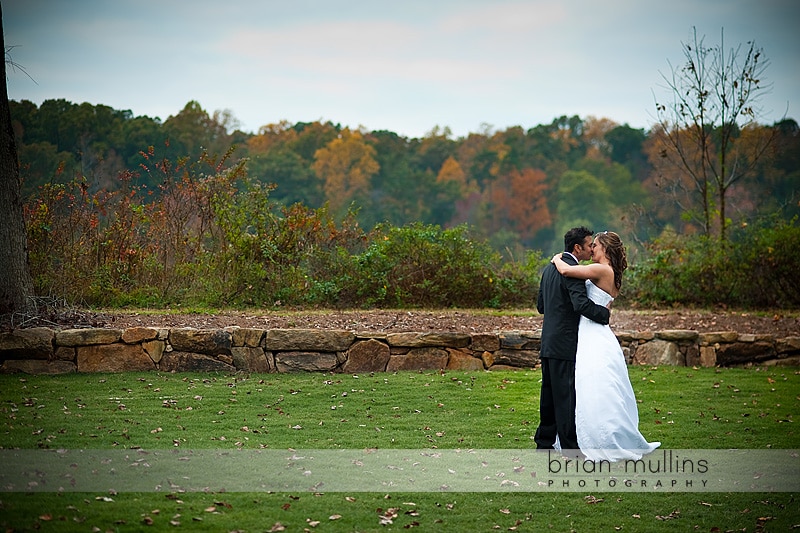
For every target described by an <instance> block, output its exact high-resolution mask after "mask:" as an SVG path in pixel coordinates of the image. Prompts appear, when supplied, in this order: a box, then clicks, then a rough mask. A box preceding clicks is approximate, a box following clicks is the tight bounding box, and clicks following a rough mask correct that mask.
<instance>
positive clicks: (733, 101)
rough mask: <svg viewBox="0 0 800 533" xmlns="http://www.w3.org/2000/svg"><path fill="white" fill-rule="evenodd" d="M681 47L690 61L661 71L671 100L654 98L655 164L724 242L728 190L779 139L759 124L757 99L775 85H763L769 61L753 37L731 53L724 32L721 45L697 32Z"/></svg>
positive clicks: (691, 213)
mask: <svg viewBox="0 0 800 533" xmlns="http://www.w3.org/2000/svg"><path fill="white" fill-rule="evenodd" d="M682 46H683V54H684V59H685V62H684V63H683V64H682V65H681V66H680V67H673V68H672V72H671V73H670V75H669V76H667V75H664V74H662V78H663V79H664V81H665V82H666V89H667V91H668V93H669V96H670V97H671V102H670V103H659V102H656V111H657V114H658V121H659V123H658V125H657V127H656V128H654V130H653V131H654V134H655V136H656V139H657V142H658V143H659V144H660V146H659V153H660V155H661V157H660V161H654V163H655V164H656V165H657V166H659V167H660V168H659V169H657V170H660V171H661V173H662V177H663V178H664V182H665V183H664V185H665V188H668V189H671V190H672V191H673V192H679V191H680V192H683V193H684V194H683V196H682V197H683V199H684V200H688V201H690V202H692V205H691V206H690V205H682V206H681V207H682V208H683V209H684V210H685V211H686V212H687V214H688V215H689V216H691V217H693V218H695V219H696V220H697V221H698V222H699V223H700V224H701V225H702V228H703V231H704V232H705V234H706V235H709V236H711V235H713V234H714V233H715V231H716V232H717V235H718V236H719V239H720V240H723V241H724V240H725V239H726V232H727V227H728V224H729V220H728V218H727V216H728V215H727V214H726V195H727V193H728V191H729V189H730V187H731V186H732V185H733V184H734V183H736V182H737V181H739V180H740V179H742V178H743V177H744V176H746V175H747V174H748V173H749V172H751V171H752V170H753V169H754V167H755V165H756V162H757V161H758V160H759V159H760V158H761V157H762V156H763V155H764V153H765V151H766V149H767V147H768V146H769V144H770V143H771V142H772V140H773V139H774V134H775V130H774V128H760V127H758V118H759V115H760V112H761V110H760V108H758V107H757V104H758V100H759V98H760V96H762V95H763V94H764V93H765V92H766V91H768V90H769V89H770V88H771V85H769V84H766V83H765V82H764V73H765V71H766V69H767V67H768V66H769V60H768V59H766V58H765V57H764V53H763V50H762V49H761V48H758V47H756V44H755V42H752V41H751V42H749V43H747V47H746V50H745V51H744V52H743V49H742V46H741V45H739V46H738V47H736V48H735V49H731V50H729V51H726V49H725V43H724V30H723V31H722V32H721V33H720V44H719V45H716V46H710V47H707V46H705V44H704V39H703V38H698V36H697V30H696V29H694V31H693V40H692V42H690V43H682ZM746 131H747V132H748V133H752V132H755V133H758V134H757V135H753V134H747V135H742V134H743V133H744V132H746ZM659 163H660V165H659ZM670 167H671V169H670ZM676 198H677V196H676ZM693 207H694V209H693Z"/></svg>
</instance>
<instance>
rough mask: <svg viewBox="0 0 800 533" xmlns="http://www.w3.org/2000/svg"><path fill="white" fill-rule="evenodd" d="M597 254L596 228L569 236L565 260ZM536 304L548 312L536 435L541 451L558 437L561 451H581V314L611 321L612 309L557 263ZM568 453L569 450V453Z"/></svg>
mask: <svg viewBox="0 0 800 533" xmlns="http://www.w3.org/2000/svg"><path fill="white" fill-rule="evenodd" d="M591 257H592V231H591V230H589V229H586V228H585V227H580V228H572V229H571V230H569V231H568V232H567V233H566V235H564V254H562V256H561V259H563V260H564V261H566V262H567V263H569V264H571V265H577V264H578V261H587V260H589V259H591ZM536 307H537V309H538V310H539V312H540V313H542V314H544V323H543V325H542V347H541V351H540V353H539V357H540V359H541V361H542V394H541V398H540V400H539V417H540V420H539V427H538V428H537V430H536V434H535V435H534V437H533V438H534V440H535V441H536V447H537V449H540V450H542V449H552V448H553V445H554V444H555V441H556V435H557V436H558V440H559V444H560V445H561V449H562V450H565V451H566V450H575V451H576V453H577V450H578V436H577V435H576V433H575V353H576V352H577V350H578V322H579V321H580V317H581V315H584V316H585V317H587V318H589V319H590V320H593V321H595V322H599V323H601V324H608V320H609V317H610V311H609V310H608V309H607V308H605V307H603V306H602V305H597V304H595V303H594V302H592V301H591V300H589V298H588V297H587V296H586V284H585V282H584V280H582V279H577V278H567V277H564V276H562V275H561V274H559V273H558V270H556V267H555V265H554V264H553V263H550V264H548V265H547V267H545V269H544V272H543V273H542V281H541V283H540V285H539V298H538V300H537V302H536ZM567 453H569V452H567Z"/></svg>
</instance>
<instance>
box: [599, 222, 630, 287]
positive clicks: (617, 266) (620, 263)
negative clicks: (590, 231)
mask: <svg viewBox="0 0 800 533" xmlns="http://www.w3.org/2000/svg"><path fill="white" fill-rule="evenodd" d="M595 239H596V240H598V241H600V244H602V245H603V247H604V248H605V250H606V257H607V258H608V260H609V262H610V263H611V269H612V270H613V271H614V286H615V287H616V288H617V290H619V289H620V287H622V273H623V272H625V269H626V268H628V255H627V254H626V253H625V247H624V246H623V245H622V239H620V238H619V235H617V234H616V233H614V232H613V231H604V232H603V233H598V234H597V235H596V236H595Z"/></svg>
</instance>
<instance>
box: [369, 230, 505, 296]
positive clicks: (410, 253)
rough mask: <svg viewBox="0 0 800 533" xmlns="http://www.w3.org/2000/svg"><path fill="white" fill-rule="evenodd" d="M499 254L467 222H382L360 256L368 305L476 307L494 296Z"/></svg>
mask: <svg viewBox="0 0 800 533" xmlns="http://www.w3.org/2000/svg"><path fill="white" fill-rule="evenodd" d="M497 260H498V255H497V254H496V252H493V251H492V250H491V249H490V248H489V246H488V245H487V244H485V243H481V242H477V241H474V240H471V239H470V238H469V235H468V231H467V227H466V226H457V227H455V228H451V229H441V228H440V227H439V226H435V225H424V224H421V223H412V224H410V225H407V226H404V227H394V226H389V225H381V226H378V227H377V228H376V231H375V232H374V234H373V236H372V239H371V242H370V245H369V247H368V248H367V249H366V250H365V251H364V253H363V254H362V255H361V256H360V257H359V258H358V264H359V271H360V277H361V283H362V285H361V289H360V291H359V294H360V295H361V296H362V301H363V303H364V304H365V305H367V306H389V307H394V306H396V307H453V306H456V307H475V306H483V305H486V304H487V303H488V302H490V301H491V300H492V299H493V296H494V292H495V289H494V282H495V280H494V273H493V271H492V265H493V264H494V263H496V262H497Z"/></svg>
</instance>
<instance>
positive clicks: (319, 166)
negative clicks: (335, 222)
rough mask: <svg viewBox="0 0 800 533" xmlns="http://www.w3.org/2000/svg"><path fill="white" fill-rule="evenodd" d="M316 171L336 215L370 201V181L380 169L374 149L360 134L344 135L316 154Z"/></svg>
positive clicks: (346, 133) (344, 131) (347, 131)
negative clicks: (352, 205)
mask: <svg viewBox="0 0 800 533" xmlns="http://www.w3.org/2000/svg"><path fill="white" fill-rule="evenodd" d="M313 169H314V172H316V173H317V176H319V178H320V179H321V180H322V181H323V182H324V185H323V188H324V191H325V198H326V200H327V202H328V205H329V206H330V208H331V210H332V211H333V212H334V213H339V214H342V213H343V212H344V210H345V209H346V208H347V206H348V205H349V204H350V203H352V202H356V203H358V202H364V201H365V200H366V199H367V198H368V193H369V190H370V179H371V178H372V176H373V175H375V174H377V172H378V171H379V170H380V165H378V162H377V161H375V149H374V148H373V147H372V146H370V145H369V144H367V143H366V142H365V141H364V137H363V136H362V135H361V133H360V132H359V131H350V130H349V129H344V130H342V132H341V134H340V135H339V136H338V137H337V138H335V139H333V140H332V141H330V142H329V143H328V144H327V145H325V146H324V147H323V148H320V149H319V150H317V151H316V153H315V154H314V165H313Z"/></svg>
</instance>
